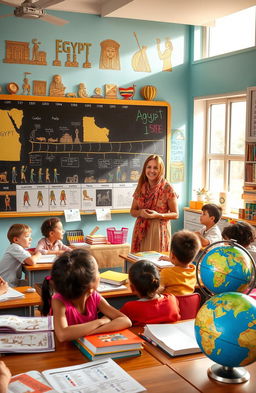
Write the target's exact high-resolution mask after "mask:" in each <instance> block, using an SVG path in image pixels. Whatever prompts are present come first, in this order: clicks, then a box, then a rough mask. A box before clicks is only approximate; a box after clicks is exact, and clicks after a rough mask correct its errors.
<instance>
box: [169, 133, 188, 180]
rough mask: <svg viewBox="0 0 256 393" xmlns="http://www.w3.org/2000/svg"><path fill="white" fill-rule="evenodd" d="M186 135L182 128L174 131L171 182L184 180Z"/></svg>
mask: <svg viewBox="0 0 256 393" xmlns="http://www.w3.org/2000/svg"><path fill="white" fill-rule="evenodd" d="M184 159H185V135H184V132H183V131H182V130H174V131H172V137H171V179H170V180H171V183H180V182H183V181H184Z"/></svg>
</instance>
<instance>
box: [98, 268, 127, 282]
mask: <svg viewBox="0 0 256 393" xmlns="http://www.w3.org/2000/svg"><path fill="white" fill-rule="evenodd" d="M127 280H128V274H127V273H120V272H116V271H114V270H106V271H105V272H102V273H100V282H101V283H107V284H113V285H116V286H119V285H123V284H126V283H127Z"/></svg>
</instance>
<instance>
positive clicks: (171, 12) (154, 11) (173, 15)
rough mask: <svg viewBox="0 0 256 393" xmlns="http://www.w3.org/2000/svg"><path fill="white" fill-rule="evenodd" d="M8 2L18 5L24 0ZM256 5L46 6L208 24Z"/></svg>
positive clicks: (71, 1) (187, 0) (212, 1)
mask: <svg viewBox="0 0 256 393" xmlns="http://www.w3.org/2000/svg"><path fill="white" fill-rule="evenodd" d="M31 1H32V2H33V0H31ZM8 2H9V4H13V5H15V6H16V5H20V3H21V0H8ZM255 5H256V0H64V1H63V2H61V3H59V4H56V5H54V6H51V7H47V8H49V9H52V10H58V11H68V12H79V13H86V14H96V15H101V16H102V17H114V18H129V19H142V20H150V21H158V22H169V23H181V24H189V25H209V24H213V22H214V20H215V19H216V18H220V17H222V16H226V15H229V14H232V13H234V12H236V11H240V10H242V9H245V8H249V7H252V6H255Z"/></svg>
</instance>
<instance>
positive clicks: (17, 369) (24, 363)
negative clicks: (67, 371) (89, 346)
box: [1, 339, 161, 375]
mask: <svg viewBox="0 0 256 393" xmlns="http://www.w3.org/2000/svg"><path fill="white" fill-rule="evenodd" d="M1 360H4V362H5V364H6V365H7V366H8V367H9V368H10V370H11V373H12V374H13V375H15V374H19V373H24V372H26V371H29V370H35V369H36V370H38V371H43V370H46V369H51V368H57V367H67V366H72V365H75V364H81V363H86V362H88V359H87V358H86V357H85V356H84V355H83V354H82V353H81V352H80V351H79V349H77V348H76V347H75V346H74V345H73V344H72V343H70V342H66V343H59V342H58V341H57V339H56V351H55V352H45V353H34V354H28V353H26V354H5V356H3V357H1ZM116 362H117V363H118V364H120V366H122V368H123V369H124V370H126V371H130V370H137V369H141V368H148V367H154V366H160V365H161V362H159V361H158V360H157V359H156V358H154V357H153V356H152V355H151V354H150V353H149V352H147V351H145V350H142V355H141V356H136V357H132V358H121V359H116Z"/></svg>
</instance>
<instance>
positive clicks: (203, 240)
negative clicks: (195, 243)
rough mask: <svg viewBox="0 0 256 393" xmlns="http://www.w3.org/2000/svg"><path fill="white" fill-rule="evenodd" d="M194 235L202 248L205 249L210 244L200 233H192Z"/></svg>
mask: <svg viewBox="0 0 256 393" xmlns="http://www.w3.org/2000/svg"><path fill="white" fill-rule="evenodd" d="M194 233H195V234H196V235H197V237H198V239H199V240H200V242H201V246H202V247H206V246H208V245H209V244H210V241H209V240H208V239H206V238H205V237H203V236H202V235H201V233H200V232H194Z"/></svg>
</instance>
